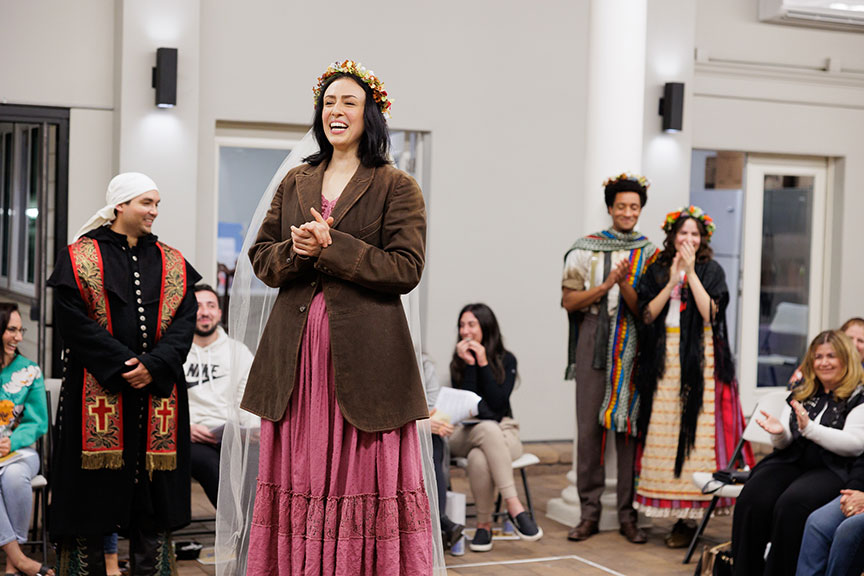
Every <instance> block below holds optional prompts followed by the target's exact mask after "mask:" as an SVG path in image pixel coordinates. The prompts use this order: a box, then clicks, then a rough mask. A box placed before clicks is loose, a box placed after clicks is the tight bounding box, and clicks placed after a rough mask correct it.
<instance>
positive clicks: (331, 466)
mask: <svg viewBox="0 0 864 576" xmlns="http://www.w3.org/2000/svg"><path fill="white" fill-rule="evenodd" d="M321 203H322V204H321V208H322V215H323V216H324V218H327V217H328V216H329V215H330V213H331V212H332V210H333V206H334V205H335V203H336V201H335V200H334V201H332V202H330V201H328V200H327V199H325V198H323V197H322V199H321ZM297 378H298V380H297V383H296V385H295V387H294V391H293V393H292V395H291V400H290V402H289V404H288V409H287V410H286V412H285V416H284V417H283V418H282V420H281V421H280V422H275V423H274V422H269V421H266V420H264V421H262V422H261V452H260V459H261V460H260V464H259V468H258V486H257V490H256V495H255V508H254V512H253V516H252V532H251V537H250V544H249V559H248V569H247V573H248V574H255V575H289V574H291V575H295V574H296V575H300V574H302V575H304V576H313V575H314V576H318V575H320V576H331V575H333V576H336V575H338V576H341V575H345V576H349V575H350V576H372V575H382V576H384V575H386V576H398V575H409V574H410V575H412V576H413V575H426V574H431V573H432V535H431V520H430V512H429V501H428V499H427V496H426V491H425V489H424V485H423V474H422V466H421V460H420V447H419V443H418V439H417V432H416V429H415V425H414V423H413V422H410V423H408V424H405V425H404V426H403V427H402V428H399V429H397V430H391V431H388V432H364V431H362V430H358V429H357V428H355V427H354V426H352V425H351V424H350V423H349V422H348V421H346V420H345V418H344V417H343V416H342V412H341V411H340V409H339V405H338V403H337V401H336V390H335V385H334V380H333V365H332V361H331V356H330V324H329V321H328V317H327V309H326V305H325V302H324V294H323V293H322V292H320V291H319V292H318V293H317V294H316V295H315V297H314V298H313V299H312V304H311V306H310V308H309V317H308V320H307V322H306V329H305V332H304V335H303V340H302V343H301V346H300V368H299V374H298V377H297ZM386 400H387V399H386V398H380V399H379V401H382V402H386Z"/></svg>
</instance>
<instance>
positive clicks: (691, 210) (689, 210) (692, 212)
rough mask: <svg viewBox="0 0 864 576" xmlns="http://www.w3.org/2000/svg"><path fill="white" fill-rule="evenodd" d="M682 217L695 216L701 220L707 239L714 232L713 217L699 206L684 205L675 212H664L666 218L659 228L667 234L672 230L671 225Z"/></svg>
mask: <svg viewBox="0 0 864 576" xmlns="http://www.w3.org/2000/svg"><path fill="white" fill-rule="evenodd" d="M682 217H684V218H695V219H696V220H701V221H702V225H703V226H705V234H707V235H708V239H709V240H710V239H711V236H712V235H713V234H714V230H716V229H717V227H716V226H715V225H714V219H713V218H711V216H709V215H708V214H706V213H705V211H704V210H702V209H701V208H699V207H698V206H693V205H692V204H691V205H690V206H684V207H683V208H681V209H680V210H676V211H675V212H669V213H668V214H666V220H665V221H664V222H663V226H661V228H662V229H663V231H664V232H666V233H667V234H668V233H669V232H670V231H671V230H672V226H674V225H675V222H677V221H678V220H680V219H681V218H682Z"/></svg>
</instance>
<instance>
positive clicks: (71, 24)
mask: <svg viewBox="0 0 864 576" xmlns="http://www.w3.org/2000/svg"><path fill="white" fill-rule="evenodd" d="M0 32H2V33H0V54H2V55H3V57H2V58H0V102H2V103H7V104H33V105H40V106H68V107H83V108H111V106H112V105H113V89H114V68H113V66H112V63H113V53H114V2H113V0H77V1H76V2H58V1H56V0H28V1H27V2H19V1H18V0H0Z"/></svg>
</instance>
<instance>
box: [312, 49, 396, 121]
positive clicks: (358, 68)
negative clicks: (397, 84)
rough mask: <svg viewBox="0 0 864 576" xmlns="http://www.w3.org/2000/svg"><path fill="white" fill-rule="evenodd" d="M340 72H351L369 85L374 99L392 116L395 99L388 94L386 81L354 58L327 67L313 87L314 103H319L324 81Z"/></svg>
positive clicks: (383, 111)
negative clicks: (391, 110)
mask: <svg viewBox="0 0 864 576" xmlns="http://www.w3.org/2000/svg"><path fill="white" fill-rule="evenodd" d="M339 73H342V74H350V75H352V76H354V77H356V78H357V79H359V80H360V81H361V82H363V83H364V84H366V85H367V86H369V89H370V90H372V99H373V100H375V103H376V104H378V108H379V109H380V110H381V113H382V114H384V115H385V116H387V117H389V116H390V106H392V105H393V99H392V98H390V97H389V96H388V95H387V90H385V89H384V83H383V82H381V80H379V79H378V77H377V76H375V73H374V72H373V71H372V70H367V69H366V67H365V66H363V65H362V64H360V63H359V62H355V61H353V60H345V61H344V62H339V61H338V60H337V61H336V62H333V63H332V64H330V65H329V66H328V67H327V70H325V71H324V73H323V74H322V75H321V76H319V77H318V85H317V86H315V88H313V89H312V93H313V94H314V95H315V98H314V103H315V104H316V105H317V104H318V96H319V94H321V88H322V87H323V86H324V82H326V81H327V79H328V78H330V77H331V76H333V75H334V74H339Z"/></svg>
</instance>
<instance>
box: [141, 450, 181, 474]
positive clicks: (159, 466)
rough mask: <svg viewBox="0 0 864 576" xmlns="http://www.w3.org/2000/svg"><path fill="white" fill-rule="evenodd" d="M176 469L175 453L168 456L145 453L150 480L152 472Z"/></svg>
mask: <svg viewBox="0 0 864 576" xmlns="http://www.w3.org/2000/svg"><path fill="white" fill-rule="evenodd" d="M176 469H177V453H176V452H172V453H170V454H152V453H150V452H148V453H147V472H148V473H149V474H150V479H151V480H152V479H153V471H154V470H176Z"/></svg>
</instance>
